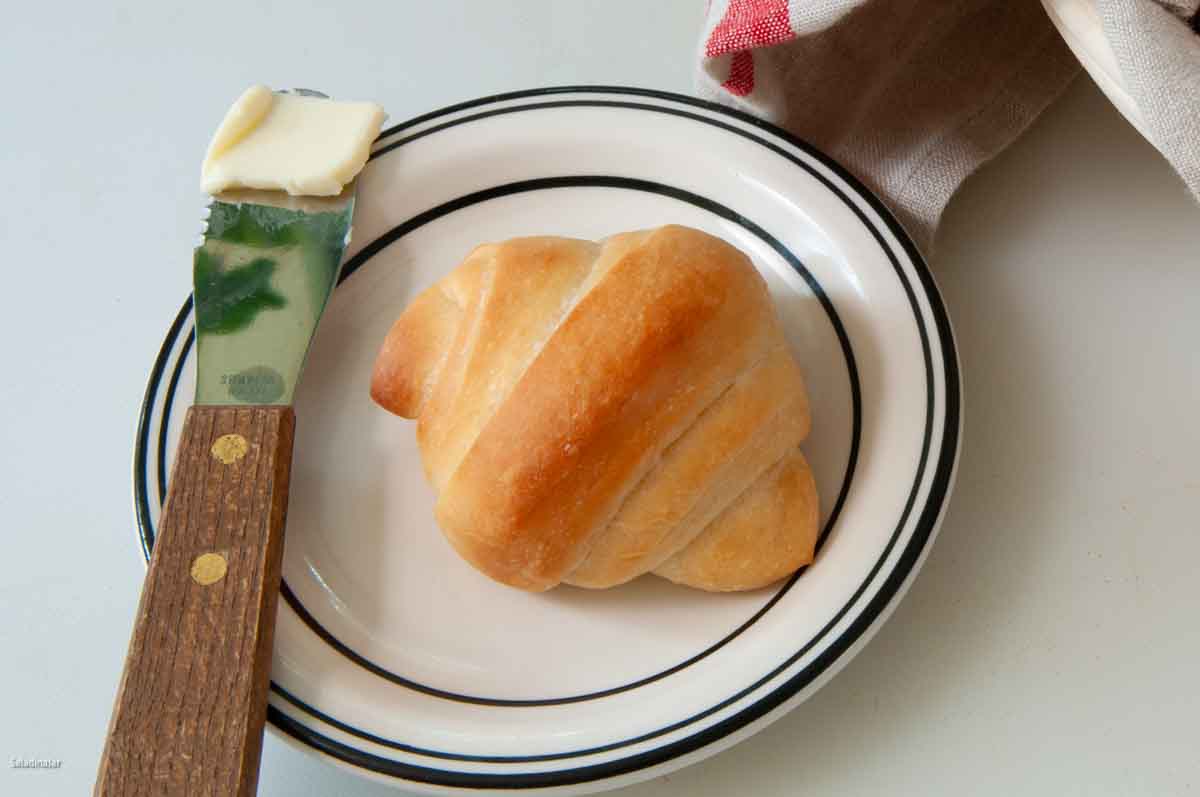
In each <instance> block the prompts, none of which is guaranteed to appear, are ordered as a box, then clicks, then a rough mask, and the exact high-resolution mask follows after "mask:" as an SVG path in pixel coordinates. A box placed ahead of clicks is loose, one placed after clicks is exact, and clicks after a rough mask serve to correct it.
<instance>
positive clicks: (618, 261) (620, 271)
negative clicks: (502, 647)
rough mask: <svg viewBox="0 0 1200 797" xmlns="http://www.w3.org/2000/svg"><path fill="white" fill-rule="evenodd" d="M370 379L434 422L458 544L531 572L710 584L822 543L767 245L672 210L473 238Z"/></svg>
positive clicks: (421, 424)
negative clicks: (754, 249) (573, 234)
mask: <svg viewBox="0 0 1200 797" xmlns="http://www.w3.org/2000/svg"><path fill="white" fill-rule="evenodd" d="M371 396H372V397H373V398H374V400H375V401H376V402H377V403H378V404H379V405H380V406H382V407H384V408H385V409H387V410H389V411H391V412H393V413H396V414H397V415H401V416H403V417H406V418H415V419H416V420H417V440H418V443H419V445H420V449H421V456H422V461H423V464H424V467H425V472H426V475H427V476H428V478H429V481H430V482H431V484H432V485H433V487H434V489H435V490H436V491H437V494H438V500H437V509H436V514H437V521H438V524H439V525H440V526H441V528H442V530H443V531H444V532H445V534H446V537H447V538H448V539H449V541H450V543H451V544H452V545H453V546H454V548H455V549H456V550H457V551H458V552H459V553H460V554H461V555H462V556H463V557H464V558H465V559H466V560H467V561H468V562H470V563H471V564H472V565H474V566H475V567H476V568H478V569H479V570H481V571H482V572H483V573H485V574H487V575H488V576H491V577H492V578H494V579H496V580H497V581H500V582H503V583H505V584H509V585H511V586H514V587H519V588H521V589H526V590H535V591H537V590H545V589H549V588H551V587H553V586H555V585H557V584H560V583H562V582H566V583H569V584H576V585H579V586H582V587H596V588H599V587H611V586H614V585H616V584H621V583H624V582H626V581H629V580H631V579H633V578H636V577H637V576H640V575H642V574H644V573H650V572H653V573H656V574H658V575H661V576H663V577H665V578H669V579H670V580H672V581H675V582H677V583H680V584H686V585H688V586H692V587H698V588H700V589H706V590H718V591H725V590H744V589H754V588H756V587H761V586H764V585H766V584H769V583H771V582H773V581H775V580H777V579H779V578H782V577H783V576H786V575H788V574H790V573H792V572H793V571H795V570H796V569H797V568H798V567H800V566H801V565H804V564H807V563H808V562H810V561H812V557H813V549H814V546H815V544H816V538H817V518H818V511H817V493H816V486H815V484H814V482H813V477H812V472H811V471H810V470H809V467H808V464H807V463H806V462H805V460H804V456H803V455H802V454H801V453H800V450H799V448H798V446H799V444H800V442H801V441H802V440H803V439H804V438H805V436H807V434H808V431H809V426H810V416H809V407H808V398H807V395H806V392H805V388H804V381H803V379H802V377H801V373H800V369H799V368H798V367H797V365H796V363H795V361H794V360H793V359H792V356H791V353H790V352H789V350H788V348H787V344H786V342H785V340H784V337H783V333H782V330H781V328H780V325H779V321H778V318H777V317H776V315H775V309H774V307H773V305H772V303H771V300H770V297H769V296H768V294H767V288H766V285H765V283H764V282H763V280H762V277H761V276H760V275H759V273H758V272H757V271H756V270H755V268H754V266H753V265H752V264H751V263H750V261H749V259H748V258H747V257H746V256H745V255H743V254H742V253H741V252H739V251H738V250H737V249H735V248H734V247H732V246H730V245H729V244H727V243H725V242H724V241H722V240H720V239H718V238H715V237H713V236H711V235H707V234H705V233H702V232H700V231H698V230H693V229H689V228H686V227H678V226H667V227H660V228H658V229H655V230H648V231H639V232H630V233H623V234H621V235H614V236H612V237H611V238H608V239H605V240H604V241H601V242H598V243H596V242H591V241H580V240H574V239H569V238H551V237H541V238H516V239H512V240H510V241H506V242H504V243H499V244H487V245H484V246H480V247H477V248H476V249H475V250H474V251H472V252H471V254H469V255H468V256H467V258H466V260H464V261H463V262H462V264H460V265H459V266H458V267H457V268H456V269H455V270H454V271H452V272H451V273H450V274H448V275H447V276H446V277H444V278H443V279H441V280H440V281H439V282H437V283H436V284H435V285H433V286H432V287H430V288H429V289H428V290H426V291H424V292H423V293H421V294H420V295H419V296H418V297H417V298H416V299H415V300H414V301H413V302H412V304H411V305H409V307H408V308H407V309H406V310H405V311H404V313H403V314H402V315H401V316H400V318H399V319H398V320H397V321H396V323H395V324H394V325H393V326H392V328H391V331H390V332H389V333H388V335H387V338H386V340H385V341H384V343H383V347H382V350H381V351H380V353H379V357H378V359H377V361H376V364H375V371H374V374H373V376H372V380H371Z"/></svg>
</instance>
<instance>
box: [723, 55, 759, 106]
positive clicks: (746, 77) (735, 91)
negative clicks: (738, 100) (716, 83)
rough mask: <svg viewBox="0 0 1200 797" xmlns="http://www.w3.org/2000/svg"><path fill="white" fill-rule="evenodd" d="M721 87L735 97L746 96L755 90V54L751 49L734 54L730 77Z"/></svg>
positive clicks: (730, 66)
mask: <svg viewBox="0 0 1200 797" xmlns="http://www.w3.org/2000/svg"><path fill="white" fill-rule="evenodd" d="M721 88H723V89H725V90H726V91H728V92H729V93H730V94H732V95H734V96H735V97H745V96H746V95H747V94H749V93H750V92H752V91H754V55H753V54H752V53H751V52H750V51H749V50H742V51H740V52H736V53H734V54H733V60H732V62H731V63H730V65H729V77H728V78H726V79H725V82H724V83H722V84H721Z"/></svg>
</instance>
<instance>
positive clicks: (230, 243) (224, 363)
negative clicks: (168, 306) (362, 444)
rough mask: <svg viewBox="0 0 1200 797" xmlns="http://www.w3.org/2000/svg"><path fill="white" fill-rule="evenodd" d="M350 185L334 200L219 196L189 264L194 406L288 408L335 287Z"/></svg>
mask: <svg viewBox="0 0 1200 797" xmlns="http://www.w3.org/2000/svg"><path fill="white" fill-rule="evenodd" d="M354 189H355V183H354V182H352V183H350V184H349V185H347V186H346V188H345V190H343V191H342V193H341V194H339V195H338V196H336V197H328V198H324V197H291V196H288V195H286V194H283V193H281V192H274V191H227V192H224V193H222V194H220V195H218V196H216V197H214V198H213V202H212V204H211V205H210V213H209V217H208V225H207V230H206V231H205V234H204V241H203V243H202V244H201V245H200V246H198V247H197V248H196V251H195V257H194V259H193V285H194V294H193V297H194V301H195V313H196V347H197V369H196V403H197V404H285V405H286V404H291V403H292V398H293V395H294V393H295V389H296V383H297V381H299V378H300V371H301V369H302V368H303V366H304V358H305V355H306V354H307V353H308V349H309V344H310V343H311V341H312V336H313V333H314V332H315V331H316V328H317V322H318V321H319V320H320V318H321V313H322V311H323V310H324V309H325V304H326V302H327V301H328V300H329V294H330V293H331V292H332V290H333V287H334V285H335V284H336V283H337V277H338V272H339V271H340V269H341V262H342V255H343V253H344V251H345V247H346V244H347V242H348V241H349V235H350V222H351V218H352V216H353V213H354Z"/></svg>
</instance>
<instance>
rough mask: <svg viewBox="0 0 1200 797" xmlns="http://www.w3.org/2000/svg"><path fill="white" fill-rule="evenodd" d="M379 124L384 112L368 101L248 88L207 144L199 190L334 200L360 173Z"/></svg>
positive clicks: (213, 192) (376, 134) (210, 192)
mask: <svg viewBox="0 0 1200 797" xmlns="http://www.w3.org/2000/svg"><path fill="white" fill-rule="evenodd" d="M383 119H384V113H383V108H381V107H379V106H378V105H376V104H375V103H373V102H335V101H333V100H325V99H321V98H320V97H302V96H297V95H293V94H272V93H271V90H270V89H268V88H267V87H266V86H252V87H251V88H249V89H247V90H246V91H245V93H243V94H242V96H241V97H239V98H238V100H237V102H235V103H234V104H233V107H232V108H230V109H229V112H228V113H226V114H225V119H224V120H223V121H222V122H221V126H220V127H219V128H217V132H216V135H214V136H213V138H212V142H211V143H210V144H209V145H208V154H207V155H205V157H204V166H203V167H202V168H201V170H200V186H201V188H202V189H203V190H204V191H205V192H207V193H209V194H216V193H219V192H221V191H225V190H227V189H230V188H260V189H265V190H269V191H286V192H288V193H289V194H292V195H293V196H334V195H335V194H339V193H341V191H342V187H343V186H345V185H346V183H348V182H350V181H351V180H353V179H354V178H355V177H356V176H357V175H358V173H359V172H360V171H362V167H363V164H365V163H366V162H367V156H368V155H369V154H370V153H371V142H372V141H374V140H375V138H376V137H377V136H378V135H379V128H380V127H382V125H383Z"/></svg>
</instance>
